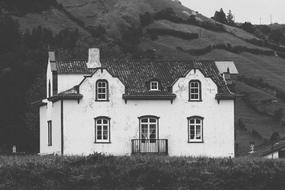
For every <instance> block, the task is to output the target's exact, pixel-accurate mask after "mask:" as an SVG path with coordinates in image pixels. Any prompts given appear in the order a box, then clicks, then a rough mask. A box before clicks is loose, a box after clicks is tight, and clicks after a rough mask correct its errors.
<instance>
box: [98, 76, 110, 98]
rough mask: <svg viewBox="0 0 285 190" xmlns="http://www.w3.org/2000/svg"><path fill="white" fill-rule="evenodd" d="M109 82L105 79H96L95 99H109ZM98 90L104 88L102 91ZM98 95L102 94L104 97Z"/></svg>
mask: <svg viewBox="0 0 285 190" xmlns="http://www.w3.org/2000/svg"><path fill="white" fill-rule="evenodd" d="M100 84H104V85H105V86H104V87H102V86H99V85H100ZM108 88H109V84H108V81H107V80H97V81H96V101H108V99H109V97H108V96H109V91H108V90H109V89H108ZM100 90H104V92H99V91H100ZM100 95H104V96H105V97H104V98H101V97H100Z"/></svg>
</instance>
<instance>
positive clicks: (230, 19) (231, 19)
mask: <svg viewBox="0 0 285 190" xmlns="http://www.w3.org/2000/svg"><path fill="white" fill-rule="evenodd" d="M227 22H228V25H231V26H233V25H235V21H234V15H233V14H232V11H231V10H229V12H228V14H227Z"/></svg>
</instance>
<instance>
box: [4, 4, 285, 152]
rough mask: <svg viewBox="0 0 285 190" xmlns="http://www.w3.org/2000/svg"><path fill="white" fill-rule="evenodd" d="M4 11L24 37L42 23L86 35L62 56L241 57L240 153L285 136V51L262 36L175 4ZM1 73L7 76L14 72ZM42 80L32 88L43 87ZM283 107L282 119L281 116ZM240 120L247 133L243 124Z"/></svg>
mask: <svg viewBox="0 0 285 190" xmlns="http://www.w3.org/2000/svg"><path fill="white" fill-rule="evenodd" d="M4 12H8V13H9V16H11V17H12V18H13V19H15V20H17V21H18V23H19V29H20V32H21V33H25V32H26V31H27V30H29V31H32V29H33V28H37V27H38V26H41V27H42V28H46V29H48V30H50V31H51V32H52V33H53V35H57V34H59V33H60V32H61V31H62V30H65V29H68V30H71V31H74V30H76V31H78V34H79V36H78V38H76V41H74V42H75V44H74V47H73V48H69V51H70V52H72V53H66V52H63V53H61V57H86V54H85V52H86V49H87V48H88V47H90V46H96V47H100V48H101V49H102V51H103V57H104V56H125V55H127V56H130V57H136V58H138V57H139V58H152V59H170V58H171V59H173V58H174V59H177V58H178V59H198V60H199V59H214V60H233V61H235V63H236V65H237V68H238V70H239V72H240V74H241V78H240V79H239V81H238V82H237V84H236V86H235V91H236V92H237V93H238V94H242V95H244V96H243V97H242V98H239V99H238V100H237V106H236V112H237V114H236V122H237V125H236V126H237V127H236V129H237V144H238V147H239V148H238V152H239V153H241V154H243V153H246V151H247V148H248V145H249V143H250V142H251V141H254V142H255V143H256V144H257V145H260V144H262V143H264V142H268V140H269V139H270V137H271V134H272V133H273V132H275V131H277V132H279V134H280V136H281V137H285V117H284V115H282V110H285V85H284V84H285V77H284V76H285V59H284V54H285V50H283V49H278V48H277V50H276V47H275V46H272V44H271V46H270V45H268V44H266V43H265V42H264V43H263V40H264V39H260V38H259V37H258V35H256V34H255V33H249V32H246V31H245V30H243V29H241V28H240V27H235V26H228V25H224V24H220V23H217V22H215V21H213V20H212V19H209V18H206V17H205V16H203V15H201V14H199V13H198V12H196V10H190V9H188V8H186V7H184V6H182V5H181V4H180V3H179V1H175V0H155V1H153V0H108V1H103V0H97V1H92V0H57V4H56V5H54V4H51V5H50V6H49V7H47V8H46V9H44V10H40V11H36V12H31V11H30V12H29V11H28V12H25V13H24V14H15V13H13V12H9V10H8V11H7V10H6V11H4ZM64 36H66V35H63V37H62V38H64ZM257 42H259V43H257ZM260 42H262V43H260ZM49 44H50V43H46V45H45V46H48V47H49ZM53 44H55V45H54V47H55V48H59V49H64V47H69V46H62V44H60V45H58V44H57V43H55V42H54V43H53ZM272 48H274V49H272ZM42 50H43V51H44V50H47V48H46V47H45V48H43V49H42ZM61 52H62V51H61ZM282 57H283V58H282ZM0 64H1V63H0ZM44 64H45V63H41V65H43V66H42V67H41V68H42V69H41V72H43V69H44ZM0 68H2V72H4V69H5V68H6V69H7V68H9V67H3V66H2V67H1V65H0ZM39 70H40V69H39ZM41 72H40V71H37V73H36V76H37V75H38V74H39V73H41ZM36 76H35V77H34V78H33V79H32V80H35V78H36ZM37 78H39V77H37ZM34 83H36V82H34ZM34 83H33V86H31V85H28V86H29V88H30V89H37V88H35V84H34ZM42 88H43V86H42ZM30 91H31V90H30ZM39 97H40V95H38V96H37V97H30V100H31V99H36V98H39ZM280 110H281V118H278V119H276V118H275V117H274V116H275V114H276V112H277V111H280ZM19 114H21V113H19ZM239 120H241V121H243V122H244V124H245V126H246V129H244V128H241V127H239V125H238V121H239ZM8 122H9V121H8Z"/></svg>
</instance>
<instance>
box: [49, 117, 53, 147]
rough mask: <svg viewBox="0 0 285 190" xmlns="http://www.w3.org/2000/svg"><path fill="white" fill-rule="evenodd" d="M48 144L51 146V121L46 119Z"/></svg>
mask: <svg viewBox="0 0 285 190" xmlns="http://www.w3.org/2000/svg"><path fill="white" fill-rule="evenodd" d="M48 146H52V121H48Z"/></svg>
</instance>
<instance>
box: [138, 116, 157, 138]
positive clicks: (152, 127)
mask: <svg viewBox="0 0 285 190" xmlns="http://www.w3.org/2000/svg"><path fill="white" fill-rule="evenodd" d="M157 138H158V117H155V116H143V117H141V118H140V139H141V140H142V142H143V143H144V142H150V143H155V141H156V139H157Z"/></svg>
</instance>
